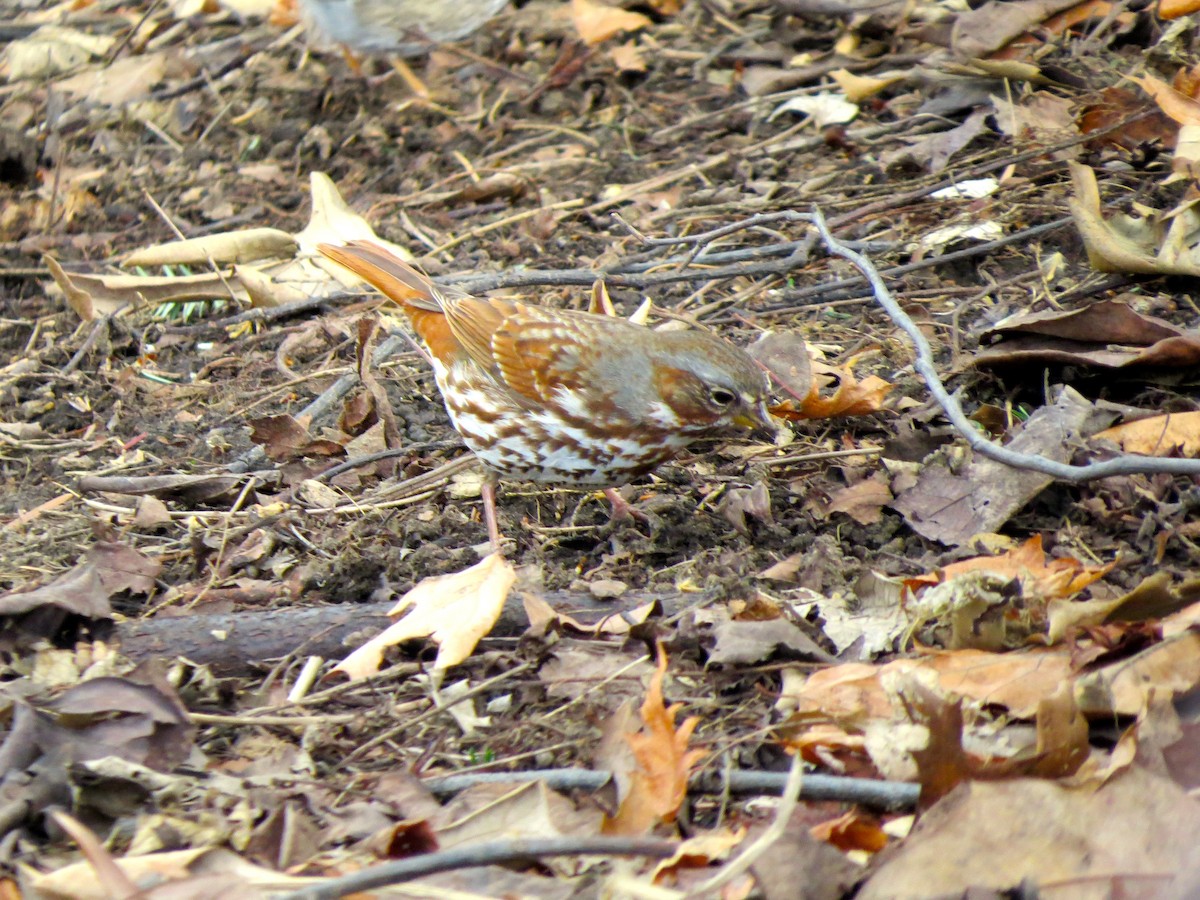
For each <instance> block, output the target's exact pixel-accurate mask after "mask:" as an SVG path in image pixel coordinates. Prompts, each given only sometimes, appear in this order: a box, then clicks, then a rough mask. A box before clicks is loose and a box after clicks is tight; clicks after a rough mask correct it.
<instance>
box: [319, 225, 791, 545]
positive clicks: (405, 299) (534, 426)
mask: <svg viewBox="0 0 1200 900" xmlns="http://www.w3.org/2000/svg"><path fill="white" fill-rule="evenodd" d="M319 249H320V251H321V252H322V253H323V254H324V255H325V256H327V257H329V258H330V259H332V260H334V261H335V262H337V263H340V264H341V265H343V266H345V267H346V268H348V269H350V270H351V271H353V272H355V273H356V274H357V275H359V276H360V277H362V278H363V279H364V280H366V281H368V282H369V283H370V284H372V285H374V286H375V287H376V288H378V289H379V290H380V291H381V292H382V293H383V294H385V295H386V296H387V297H389V298H390V299H392V300H394V301H395V302H396V303H398V304H399V305H400V306H401V307H402V308H403V309H404V311H405V312H406V313H407V314H408V317H409V320H410V321H411V322H412V325H413V329H414V330H415V331H416V332H417V334H418V335H419V336H420V337H421V339H422V340H423V341H424V343H425V345H426V346H427V347H428V348H429V353H430V357H431V358H432V360H433V365H434V374H435V376H436V378H437V384H438V388H439V390H441V392H442V397H443V399H444V400H445V403H446V411H447V412H448V413H449V415H450V420H451V422H452V423H453V424H454V427H455V429H457V430H458V432H459V434H461V435H462V437H463V441H464V442H465V443H466V445H467V446H468V447H469V448H470V449H471V450H472V451H473V452H474V453H475V455H476V456H478V457H479V459H480V461H481V462H482V463H483V464H484V467H485V468H486V469H487V470H488V472H489V473H490V475H492V476H493V477H495V478H506V479H516V480H523V481H539V482H549V483H556V484H567V485H575V486H595V487H605V488H611V487H613V486H614V485H620V484H625V483H626V482H628V481H631V480H632V479H634V478H637V477H638V476H640V475H644V474H645V473H647V472H649V471H651V470H653V469H655V468H656V467H658V466H659V465H661V464H662V463H664V462H666V461H667V460H668V459H671V458H672V457H673V456H675V455H676V454H677V453H679V451H681V450H682V449H683V448H684V447H686V446H687V445H688V444H690V443H691V442H692V441H694V440H696V439H697V438H700V437H704V436H709V435H716V434H720V433H722V432H725V431H728V430H729V429H731V428H737V427H742V428H747V427H753V426H756V425H762V426H768V425H769V421H770V417H769V415H768V413H767V410H766V403H765V401H766V396H767V379H766V377H765V376H764V374H763V372H762V371H761V370H760V369H759V367H758V365H757V364H756V363H755V362H754V361H753V360H752V359H750V357H749V356H747V355H746V354H745V353H744V352H743V351H741V350H739V349H737V348H736V347H734V346H732V345H731V344H729V343H727V342H725V341H723V340H721V339H720V338H718V337H716V336H714V335H711V334H707V333H705V332H701V331H669V332H659V331H652V330H651V329H649V328H645V327H643V326H641V325H635V324H634V323H632V322H629V321H626V320H625V319H618V318H613V317H610V316H600V315H593V314H591V313H585V312H575V311H571V310H560V309H552V308H549V307H544V306H535V305H532V304H526V303H521V302H518V301H513V300H504V299H499V298H481V297H473V296H471V295H470V294H467V293H465V292H463V291H461V290H457V289H455V288H441V287H438V286H437V285H435V284H433V282H431V281H430V280H429V279H428V278H426V277H425V276H424V275H422V274H421V273H420V272H418V271H417V270H416V269H414V268H412V267H411V266H409V265H408V264H407V263H405V262H403V261H402V260H400V259H398V258H397V257H396V256H394V255H393V254H392V253H390V252H389V251H387V250H385V249H384V248H383V247H380V246H379V245H377V244H373V243H371V242H369V241H352V242H351V243H349V244H346V245H345V246H343V247H336V246H332V245H330V244H321V245H320V247H319ZM612 496H615V495H614V494H612V493H610V497H612ZM484 512H485V514H486V519H487V524H488V536H489V537H490V538H491V539H492V542H493V544H494V545H498V543H499V529H498V527H497V525H496V519H495V509H494V494H493V491H492V485H491V483H490V482H489V483H488V485H487V489H486V490H485V492H484Z"/></svg>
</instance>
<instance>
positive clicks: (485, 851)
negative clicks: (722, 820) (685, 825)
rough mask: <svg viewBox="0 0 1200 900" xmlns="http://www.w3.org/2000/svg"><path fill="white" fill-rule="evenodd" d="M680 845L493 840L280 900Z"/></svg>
mask: <svg viewBox="0 0 1200 900" xmlns="http://www.w3.org/2000/svg"><path fill="white" fill-rule="evenodd" d="M678 846H679V845H678V844H677V843H676V842H675V841H663V840H658V839H656V838H617V837H589V838H537V839H519V840H512V841H490V842H488V843H484V844H473V845H471V846H468V847H456V848H454V849H452V850H443V851H441V852H438V853H426V854H423V855H421V856H413V857H410V858H408V859H401V860H397V861H396V862H389V863H384V864H383V865H379V866H372V867H371V868H369V869H363V870H362V871H360V872H354V873H353V874H351V875H343V876H341V877H340V878H331V879H329V880H328V881H326V882H324V883H322V884H320V885H314V886H313V887H308V888H302V889H300V890H298V891H293V892H292V893H290V894H283V895H281V896H280V898H279V900H334V898H337V897H344V896H346V895H347V894H356V893H359V892H361V891H367V890H371V889H372V888H380V887H385V886H387V885H389V884H400V883H402V882H405V881H411V880H412V879H414V878H420V877H422V876H423V875H433V874H436V873H438V872H450V871H453V870H455V869H467V868H471V867H474V866H491V865H497V864H499V863H511V862H519V861H522V860H529V859H540V858H542V857H547V856H648V857H651V858H653V859H668V858H669V857H671V856H672V855H673V854H674V853H675V851H676V849H677V848H678Z"/></svg>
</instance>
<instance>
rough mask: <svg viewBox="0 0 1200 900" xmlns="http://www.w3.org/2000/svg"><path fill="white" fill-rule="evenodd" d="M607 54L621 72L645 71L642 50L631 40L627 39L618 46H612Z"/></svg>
mask: <svg viewBox="0 0 1200 900" xmlns="http://www.w3.org/2000/svg"><path fill="white" fill-rule="evenodd" d="M608 55H609V58H611V59H612V61H613V63H614V64H616V67H617V68H618V69H620V70H621V71H622V72H645V71H646V60H645V59H643V58H642V51H641V50H639V49H638V46H637V44H636V43H635V42H633V41H628V42H626V43H624V44H622V45H621V46H620V47H613V48H612V49H611V50H609V51H608Z"/></svg>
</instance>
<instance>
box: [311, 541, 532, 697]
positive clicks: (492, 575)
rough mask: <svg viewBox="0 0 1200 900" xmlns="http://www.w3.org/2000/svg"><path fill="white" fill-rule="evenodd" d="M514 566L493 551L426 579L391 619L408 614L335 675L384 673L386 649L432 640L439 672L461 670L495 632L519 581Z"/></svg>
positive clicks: (402, 600)
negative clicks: (457, 569) (460, 567)
mask: <svg viewBox="0 0 1200 900" xmlns="http://www.w3.org/2000/svg"><path fill="white" fill-rule="evenodd" d="M516 577H517V576H516V572H515V571H514V569H513V567H512V565H511V564H510V563H509V562H508V561H507V560H505V559H504V557H503V556H501V555H500V554H498V553H493V554H491V555H490V556H488V557H486V558H485V559H483V560H482V561H481V562H478V563H476V564H475V565H473V566H471V568H469V569H464V570H463V571H461V572H453V573H451V574H449V575H435V576H433V577H431V578H425V579H422V580H421V581H420V582H419V583H418V584H417V586H416V587H414V588H413V589H412V590H411V591H409V592H408V593H407V594H405V595H404V596H403V597H401V598H400V601H399V602H398V603H397V604H396V606H395V608H394V609H392V611H391V612H390V613H389V615H393V616H395V615H399V614H400V613H402V612H404V611H406V610H407V612H408V614H407V615H405V616H404V618H402V619H400V620H399V621H398V622H394V623H393V624H392V625H390V626H389V627H388V628H386V629H384V631H383V632H382V633H381V634H378V635H376V636H375V637H373V638H371V640H369V641H367V642H366V643H365V644H363V645H362V646H361V647H359V648H358V649H357V650H355V651H354V652H353V653H351V654H350V655H349V656H347V657H346V658H345V659H343V660H342V661H341V662H340V663H338V664H337V665H336V666H334V667H333V670H332V671H333V672H341V673H342V674H344V675H348V676H350V678H352V679H353V678H365V677H367V676H368V675H371V674H372V673H374V672H377V671H379V665H380V663H381V662H382V660H383V651H384V650H385V649H386V648H388V647H391V646H394V645H395V644H399V643H402V642H403V641H410V640H412V639H414V638H420V637H430V638H432V639H433V642H434V643H435V644H437V645H438V653H437V659H436V660H434V663H433V668H434V671H435V672H441V671H444V670H446V669H448V668H450V667H451V666H456V665H458V664H459V663H460V662H462V661H463V660H464V659H466V658H467V657H468V656H470V655H471V653H472V651H474V649H475V645H476V644H478V643H479V640H480V638H482V637H483V636H484V635H485V634H487V633H488V632H489V631H491V630H492V626H493V625H495V624H496V620H497V619H498V618H500V612H501V611H502V610H503V609H504V601H505V599H507V597H508V591H509V589H510V588H511V587H512V585H513V582H514V581H515V580H516Z"/></svg>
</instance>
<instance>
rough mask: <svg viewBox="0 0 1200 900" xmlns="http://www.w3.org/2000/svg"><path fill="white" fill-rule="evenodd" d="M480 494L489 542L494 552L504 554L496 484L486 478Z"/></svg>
mask: <svg viewBox="0 0 1200 900" xmlns="http://www.w3.org/2000/svg"><path fill="white" fill-rule="evenodd" d="M479 492H480V494H481V495H482V497H483V521H484V522H485V523H486V524H487V533H488V541H489V542H490V543H491V545H492V552H493V553H502V552H503V547H502V545H501V540H500V523H499V522H498V521H497V520H496V482H495V481H493V480H492V479H491V478H486V477H485V478H484V479H483V485H482V486H481V487H480V489H479Z"/></svg>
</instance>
